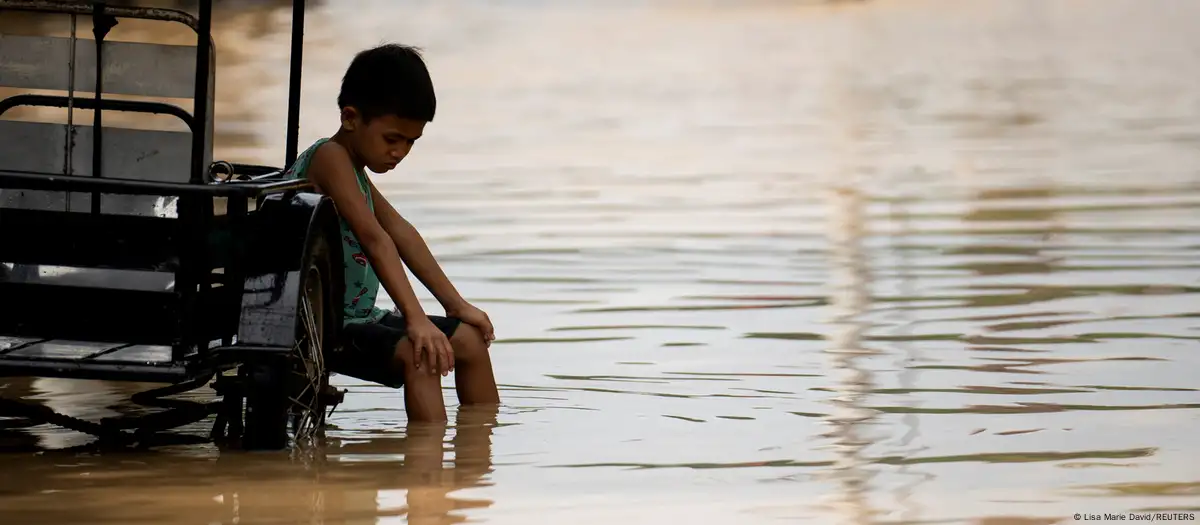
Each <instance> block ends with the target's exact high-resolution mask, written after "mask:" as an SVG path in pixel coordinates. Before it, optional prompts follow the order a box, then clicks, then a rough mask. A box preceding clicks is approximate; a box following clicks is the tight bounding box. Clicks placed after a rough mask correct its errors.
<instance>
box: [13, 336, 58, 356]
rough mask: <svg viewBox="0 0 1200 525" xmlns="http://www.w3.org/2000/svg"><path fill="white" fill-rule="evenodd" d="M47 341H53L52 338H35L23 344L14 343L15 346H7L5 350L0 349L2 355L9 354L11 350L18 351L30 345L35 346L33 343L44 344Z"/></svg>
mask: <svg viewBox="0 0 1200 525" xmlns="http://www.w3.org/2000/svg"><path fill="white" fill-rule="evenodd" d="M47 341H52V339H34V340H33V341H30V342H28V343H23V344H19V345H13V346H10V347H8V348H5V349H3V350H0V355H4V354H7V353H9V352H16V351H17V350H21V349H23V348H29V347H31V346H33V345H37V344H42V343H45V342H47Z"/></svg>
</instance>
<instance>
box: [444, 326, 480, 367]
mask: <svg viewBox="0 0 1200 525" xmlns="http://www.w3.org/2000/svg"><path fill="white" fill-rule="evenodd" d="M450 345H451V346H453V347H454V359H455V360H459V359H462V360H464V361H470V360H472V359H482V358H485V357H487V351H488V348H487V343H486V342H485V341H484V340H483V334H482V333H480V332H479V329H478V328H475V327H474V326H473V325H469V324H467V323H460V324H459V325H458V328H457V329H455V330H454V335H453V336H452V337H450Z"/></svg>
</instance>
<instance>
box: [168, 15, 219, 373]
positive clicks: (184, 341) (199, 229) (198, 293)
mask: <svg viewBox="0 0 1200 525" xmlns="http://www.w3.org/2000/svg"><path fill="white" fill-rule="evenodd" d="M197 14H198V18H199V21H200V24H199V27H198V28H197V30H196V34H197V36H196V79H195V80H196V87H195V90H194V93H195V95H194V98H193V103H194V106H193V111H192V114H193V116H194V117H195V119H196V121H197V122H207V118H208V112H209V111H210V108H209V107H208V105H209V104H208V103H209V100H208V88H209V75H210V71H209V65H210V64H211V58H212V57H211V51H212V39H211V36H212V35H211V33H212V0H200V7H199V11H198V13H197ZM207 135H208V134H207V132H205V131H200V130H195V129H194V130H193V131H192V159H191V161H192V163H191V166H192V173H191V177H190V179H189V180H190V182H191V183H192V184H196V185H199V184H202V183H203V182H204V175H205V168H206V166H205V165H204V158H205V149H206V147H207V145H208V144H207V139H208V136H207ZM178 206H179V217H180V218H182V219H183V221H184V224H185V225H186V227H187V229H186V234H185V235H182V236H181V237H180V239H179V241H180V246H179V248H180V249H179V253H180V254H182V256H183V257H182V258H181V260H180V263H181V264H180V268H179V270H178V271H177V272H175V291H176V293H178V294H179V295H180V300H181V303H182V304H181V305H180V306H181V310H182V311H181V313H182V314H183V315H182V316H181V317H180V321H179V322H180V326H179V328H180V334H181V335H182V337H181V339H180V342H181V344H177V345H174V346H172V348H171V358H172V359H176V360H178V359H180V358H182V357H183V355H184V354H186V353H188V352H189V351H190V348H189V347H190V346H192V345H197V348H199V347H202V346H203V344H202V341H200V339H199V338H198V337H197V336H196V330H194V326H195V325H196V322H195V319H196V318H197V317H196V315H197V313H198V307H199V302H200V297H202V296H203V295H204V294H205V292H207V291H208V288H209V286H210V283H209V279H208V278H207V277H206V275H207V274H208V273H209V269H208V257H207V250H205V249H204V243H202V242H201V240H202V239H204V238H205V235H206V232H207V228H208V223H209V222H210V217H211V215H212V200H211V199H200V198H197V197H192V196H183V197H180V199H179V204H178Z"/></svg>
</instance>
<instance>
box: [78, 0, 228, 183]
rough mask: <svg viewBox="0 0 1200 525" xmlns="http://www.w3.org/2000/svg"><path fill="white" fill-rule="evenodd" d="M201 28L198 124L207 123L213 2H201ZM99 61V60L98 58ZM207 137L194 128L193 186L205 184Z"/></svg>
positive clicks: (195, 108) (196, 93) (195, 109)
mask: <svg viewBox="0 0 1200 525" xmlns="http://www.w3.org/2000/svg"><path fill="white" fill-rule="evenodd" d="M199 15H200V27H199V28H198V29H197V30H196V32H197V37H196V38H197V40H196V87H195V90H194V91H193V93H194V95H193V97H194V102H193V104H194V105H193V106H192V107H193V111H192V116H193V118H194V119H195V121H196V122H207V121H208V112H209V111H211V108H209V107H208V105H209V104H208V102H209V101H208V83H209V82H208V80H209V78H208V77H209V75H210V74H211V71H209V65H210V64H211V59H212V56H211V54H212V38H211V37H212V35H211V33H212V0H200V13H199ZM97 60H99V58H98V57H97ZM206 139H207V137H206V136H205V132H204V131H203V130H198V129H196V128H195V127H193V128H192V178H191V181H192V183H193V184H200V183H201V182H204V171H205V168H207V166H205V165H204V150H205V146H207V144H206V143H205V142H206Z"/></svg>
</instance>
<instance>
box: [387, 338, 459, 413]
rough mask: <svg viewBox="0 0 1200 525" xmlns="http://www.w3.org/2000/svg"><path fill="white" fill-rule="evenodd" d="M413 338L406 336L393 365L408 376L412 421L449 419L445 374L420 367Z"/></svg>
mask: <svg viewBox="0 0 1200 525" xmlns="http://www.w3.org/2000/svg"><path fill="white" fill-rule="evenodd" d="M413 354H414V352H413V345H412V341H410V340H409V339H408V337H405V338H404V339H402V340H401V341H400V342H399V343H397V344H396V346H395V353H394V354H393V355H394V358H393V361H392V363H393V364H392V366H393V367H394V370H395V371H396V373H399V374H403V376H404V410H405V411H406V412H408V420H409V421H421V422H425V421H438V422H441V421H446V401H445V400H444V399H442V376H441V375H439V374H437V373H436V372H434V373H430V371H428V370H426V368H428V366H426V367H425V368H422V369H417V367H416V361H415V360H416V356H415V355H413Z"/></svg>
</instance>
